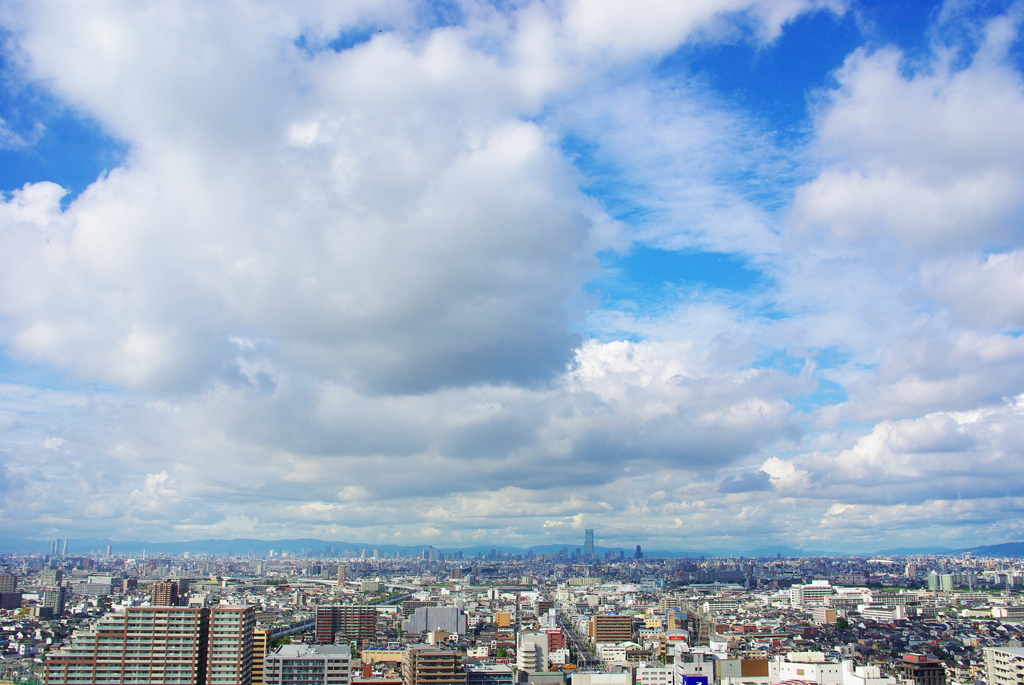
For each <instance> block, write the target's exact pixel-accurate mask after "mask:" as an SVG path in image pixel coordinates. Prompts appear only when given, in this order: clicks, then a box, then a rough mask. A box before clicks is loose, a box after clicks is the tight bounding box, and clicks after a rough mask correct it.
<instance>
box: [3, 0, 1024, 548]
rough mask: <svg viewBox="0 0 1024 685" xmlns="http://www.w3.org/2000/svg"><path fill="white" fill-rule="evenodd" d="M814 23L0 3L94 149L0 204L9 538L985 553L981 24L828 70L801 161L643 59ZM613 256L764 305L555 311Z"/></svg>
mask: <svg viewBox="0 0 1024 685" xmlns="http://www.w3.org/2000/svg"><path fill="white" fill-rule="evenodd" d="M842 9H843V8H842V7H841V6H840V5H838V4H835V5H832V4H828V3H816V2H803V1H799V0H794V1H793V2H783V3H778V2H767V3H765V2H760V1H759V0H722V1H721V2H702V3H667V4H666V3H660V2H653V1H652V2H641V3H639V4H635V3H634V4H633V5H630V10H629V11H628V12H625V13H623V10H622V8H621V7H620V6H618V5H617V4H616V3H611V2H590V3H582V2H568V3H564V4H563V5H559V6H557V7H556V6H551V5H545V4H542V3H524V4H522V5H519V6H516V7H514V8H496V7H494V6H491V5H488V4H477V3H472V2H468V3H462V4H461V5H460V9H459V13H458V16H457V17H454V18H453V19H452V21H450V22H446V23H445V24H444V25H440V26H435V25H432V24H430V23H424V22H423V21H422V14H421V13H420V12H419V11H418V6H417V5H416V4H415V3H375V2H356V3H344V4H343V6H339V5H338V3H318V2H303V3H298V4H295V3H276V2H259V3H254V4H252V5H251V6H250V7H248V9H247V10H246V11H244V12H241V11H239V10H238V8H231V7H226V6H225V7H220V6H207V5H206V4H203V3H198V2H188V1H185V0H182V1H181V2H170V3H162V4H161V5H159V6H141V5H138V4H137V3H130V2H123V3H122V2H111V3H105V4H103V5H95V4H92V5H88V4H82V5H73V6H67V5H66V4H59V3H51V2H32V3H9V4H7V5H6V6H5V7H4V9H3V14H2V17H0V19H2V21H3V23H4V25H5V26H6V27H7V29H8V30H9V31H10V32H11V45H14V46H16V49H13V48H12V50H13V51H12V53H11V55H12V59H15V60H17V61H18V63H19V64H20V68H21V69H23V73H24V74H25V75H27V77H28V78H31V79H34V80H35V81H37V82H38V83H45V84H47V88H49V89H51V90H52V93H53V94H54V95H55V96H57V97H58V98H60V99H61V100H62V101H64V102H66V103H67V104H69V105H70V106H72V107H74V108H76V109H78V110H79V111H80V112H81V113H82V114H83V116H88V117H91V118H93V119H94V120H96V121H97V122H99V124H100V125H101V126H102V127H104V129H105V130H106V131H107V132H108V133H109V134H110V135H112V136H114V137H116V138H117V139H119V140H123V141H125V142H126V144H127V145H128V148H129V153H128V155H127V157H126V160H125V162H124V163H123V164H122V165H121V166H120V167H118V168H116V169H113V170H111V171H110V172H109V173H106V174H104V175H102V176H101V177H99V178H97V179H96V181H95V182H94V183H93V184H92V185H91V186H89V187H88V188H87V189H86V190H85V191H84V192H82V193H81V194H79V195H77V196H75V197H68V196H67V195H66V191H65V189H63V188H61V187H60V186H58V185H56V184H54V183H50V182H45V181H44V182H36V183H29V184H27V185H23V186H21V187H18V188H9V189H7V191H6V192H5V193H4V195H3V197H2V198H0V200H2V201H0V267H2V268H0V335H2V336H3V337H2V341H3V345H4V351H5V354H6V355H7V356H8V357H10V358H12V359H13V362H12V364H22V365H25V368H32V369H38V368H42V369H46V370H47V372H48V373H51V374H60V373H64V374H66V376H60V377H59V381H58V382H56V383H48V382H46V381H38V382H33V381H32V380H31V379H29V380H17V381H15V382H10V383H7V384H5V385H0V431H2V437H3V442H2V446H0V449H2V454H3V459H4V462H5V479H4V481H3V483H4V499H3V509H2V520H3V522H4V525H5V526H7V527H8V528H15V527H25V526H31V527H32V529H33V530H36V531H39V534H40V535H49V536H61V537H64V536H73V535H75V534H81V535H89V534H95V533H97V532H103V531H109V530H111V529H114V528H116V529H117V530H118V531H119V532H120V533H119V534H122V535H125V536H126V537H136V538H146V537H151V538H163V539H168V538H178V539H180V538H185V537H217V536H231V535H246V536H250V535H251V536H260V537H270V538H273V537H290V536H297V535H308V536H317V537H325V538H333V539H346V538H347V539H354V540H360V541H370V540H383V539H385V538H386V539H388V540H393V541H398V542H408V543H410V544H415V543H418V542H436V543H440V542H445V543H451V544H460V543H464V542H469V541H480V540H488V541H497V540H508V541H521V542H522V543H523V544H536V543H538V542H559V543H564V542H566V541H567V540H568V539H570V538H571V536H573V535H578V533H579V529H581V528H583V527H598V528H599V529H601V530H603V532H602V533H601V534H599V537H602V538H603V539H605V540H606V541H607V542H608V543H610V544H622V545H624V544H629V543H630V542H631V541H632V542H642V541H645V546H648V547H649V546H652V545H654V546H663V547H665V548H669V549H671V548H679V547H683V546H688V545H689V546H692V547H697V546H698V545H704V546H705V547H706V548H708V549H715V548H726V547H730V546H732V547H733V548H738V549H741V550H742V549H744V548H745V547H749V546H750V543H749V541H750V540H751V539H753V538H757V539H759V540H765V541H767V540H772V541H786V542H790V543H792V542H793V541H801V542H802V543H805V544H807V545H813V544H819V545H825V546H828V545H833V546H838V545H841V544H846V543H847V542H850V543H851V544H852V543H856V544H862V545H866V546H870V545H872V544H876V543H877V541H878V536H877V535H874V536H873V535H872V534H871V532H870V531H872V530H873V529H877V528H878V527H885V526H888V528H886V530H888V531H889V532H890V533H891V535H892V536H893V537H894V539H904V538H905V537H906V538H911V537H912V536H913V532H914V531H915V530H920V529H922V528H928V529H929V530H931V531H933V532H935V533H936V535H941V536H943V537H944V538H945V539H949V540H957V539H963V538H965V537H968V536H970V535H987V536H998V532H997V529H996V525H997V523H998V522H999V521H1000V520H1005V519H1006V518H1007V517H1008V516H1010V514H1009V513H1008V512H1010V510H1012V509H1013V507H1014V506H1016V504H1015V502H1016V499H1019V498H1020V497H1021V496H1022V493H1020V492H1019V488H1017V487H1015V486H1014V485H1013V483H1016V482H1024V480H1022V479H1021V478H1017V477H1015V476H1019V475H1021V474H1020V473H1019V472H1020V470H1021V463H1022V462H1021V454H1022V451H1021V450H1022V446H1024V422H1022V418H1021V402H1020V401H1019V400H1016V399H1012V398H1017V397H1019V396H1020V394H1021V392H1024V375H1022V372H1024V347H1022V345H1024V343H1022V338H1021V337H1020V336H1019V335H1018V331H1017V330H1016V329H1017V328H1019V327H1020V322H1021V314H1022V310H1021V302H1020V301H1019V300H1020V298H1019V296H1018V291H1020V290H1021V289H1020V287H1018V286H1019V281H1020V280H1021V279H1020V273H1019V272H1020V269H1019V268H1018V266H1019V265H1018V261H1019V260H1018V252H1019V251H1020V249H1022V247H1024V246H1022V245H1020V238H1019V235H1018V234H1019V230H1018V228H1019V224H1020V222H1021V219H1022V217H1024V214H1022V209H1024V206H1022V205H1021V200H1020V198H1021V193H1020V192H1019V189H1020V187H1021V182H1022V181H1024V175H1022V174H1024V170H1022V167H1021V162H1020V160H1021V159H1024V157H1022V155H1021V152H1024V149H1022V145H1024V139H1022V138H1021V132H1020V126H1019V124H1018V122H1019V121H1020V120H1021V119H1022V118H1024V117H1022V116H1021V115H1022V114H1024V90H1022V87H1021V83H1022V82H1021V77H1020V74H1019V70H1018V69H1017V68H1015V67H1014V66H1013V64H1012V62H1011V61H1010V60H1008V59H1007V54H1008V53H1007V50H1008V46H1009V45H1010V44H1011V43H1012V41H1013V40H1014V39H1015V36H1017V34H1018V33H1019V24H1018V23H1016V22H1017V18H1016V17H1015V16H1014V15H1013V14H1012V13H1011V14H1007V15H1005V16H997V17H990V18H989V19H987V20H985V21H984V22H982V23H980V24H978V26H977V29H978V32H977V35H978V36H979V37H980V38H979V40H978V43H977V45H974V46H973V47H972V48H971V49H970V50H968V51H966V52H964V53H962V54H960V55H959V56H956V55H954V52H955V51H951V48H950V46H948V45H947V46H943V45H936V46H935V49H934V54H933V55H932V56H931V58H929V59H926V60H924V62H923V63H920V64H915V65H911V66H908V64H907V62H906V58H905V56H904V55H903V54H901V53H900V52H899V51H897V50H896V49H894V48H889V47H884V46H882V47H875V48H873V49H871V50H868V49H861V50H857V51H855V52H854V53H853V54H851V55H849V56H848V58H847V59H846V61H845V64H844V65H843V66H842V68H841V69H840V70H839V71H838V72H836V74H835V86H834V87H832V88H831V89H824V90H821V91H819V92H818V93H817V94H816V95H815V98H816V105H815V107H816V109H815V115H814V119H813V121H812V122H810V123H811V125H810V128H809V130H808V139H807V141H806V147H801V148H800V149H796V150H794V149H787V148H785V147H783V146H781V145H780V144H779V143H777V142H774V140H775V139H774V137H773V136H772V134H771V131H769V130H767V129H766V126H765V124H764V123H763V122H757V121H755V120H754V119H753V118H752V117H750V116H748V115H745V114H744V113H743V112H742V111H737V109H736V108H735V107H731V106H730V104H729V103H728V102H727V101H725V99H724V98H723V97H722V95H721V94H720V93H714V92H711V91H710V90H709V87H708V85H707V84H706V83H703V82H702V81H701V80H700V79H687V78H677V79H674V80H672V81H671V82H670V81H668V80H665V79H663V78H662V77H661V75H659V73H658V71H657V70H656V69H653V68H652V66H651V65H652V62H654V61H657V60H658V59H660V58H661V57H662V56H664V55H666V54H668V53H670V52H672V51H673V50H675V49H676V48H677V47H679V46H680V44H681V43H683V42H684V41H704V42H714V41H717V40H728V41H744V40H745V41H752V42H754V43H756V44H757V45H758V46H759V48H760V49H767V48H768V46H769V44H770V41H771V40H773V39H774V38H776V37H778V36H779V35H780V32H784V31H785V30H786V26H787V24H788V23H789V22H791V21H792V20H794V19H795V18H798V17H800V16H802V15H805V14H807V13H810V12H815V11H832V12H836V13H839V12H841V11H842ZM944 16H945V15H944ZM940 20H941V21H947V20H948V21H952V19H948V18H947V19H940ZM350 39H351V40H350ZM958 54H959V53H958ZM964 55H966V57H965V56H964ZM911 67H912V68H911ZM979 102H984V103H986V106H985V107H978V106H977V103H979ZM6 130H7V129H4V128H2V127H0V139H3V138H4V135H6V134H4V131H6ZM8 137H9V136H8ZM737 179H739V180H737ZM766 195H767V196H770V197H768V199H765V196H766ZM779 207H782V209H781V210H780V209H779ZM610 214H615V215H616V216H618V217H620V219H619V220H615V219H612V218H610V216H609V215H610ZM634 242H639V243H642V244H644V245H648V246H655V247H658V248H660V249H663V250H706V251H712V252H716V253H727V254H730V255H734V256H735V258H736V260H737V262H739V263H743V264H747V265H749V268H750V269H751V270H756V271H757V272H758V273H759V274H760V275H761V276H762V278H761V280H760V284H759V286H758V287H757V288H756V289H755V290H754V291H752V292H736V293H733V292H721V291H719V290H716V289H714V288H700V287H695V288H689V289H688V288H686V287H675V288H666V291H667V292H669V294H668V295H666V296H665V298H664V299H663V301H661V302H659V303H658V305H657V306H655V307H652V308H651V309H649V310H648V309H645V308H644V307H643V306H638V305H637V304H636V303H632V302H624V301H611V302H609V301H602V302H599V303H598V302H594V301H593V300H592V299H589V296H588V294H587V290H586V284H587V283H588V280H589V279H591V278H592V277H593V276H594V275H595V274H597V273H598V271H599V261H598V258H597V255H598V254H599V253H600V254H608V251H612V252H615V251H618V252H619V253H621V252H623V251H625V250H627V249H628V248H629V246H630V245H631V244H632V243H634ZM33 365H34V366H33ZM28 375H29V376H30V375H31V374H28ZM1007 398H1011V399H1010V400H1007ZM951 518H952V519H956V521H951V520H950V519H951ZM169 522H171V523H169ZM424 536H426V537H424ZM566 536H570V538H567V537H566ZM691 543H692V545H691Z"/></svg>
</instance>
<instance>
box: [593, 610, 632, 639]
mask: <svg viewBox="0 0 1024 685" xmlns="http://www.w3.org/2000/svg"><path fill="white" fill-rule="evenodd" d="M588 633H589V635H590V640H591V641H592V642H593V643H594V644H595V645H596V644H600V643H602V642H612V643H616V644H617V643H619V642H627V641H629V640H632V639H633V617H632V616H619V615H617V614H605V615H601V616H594V617H593V618H591V619H590V627H589V630H588Z"/></svg>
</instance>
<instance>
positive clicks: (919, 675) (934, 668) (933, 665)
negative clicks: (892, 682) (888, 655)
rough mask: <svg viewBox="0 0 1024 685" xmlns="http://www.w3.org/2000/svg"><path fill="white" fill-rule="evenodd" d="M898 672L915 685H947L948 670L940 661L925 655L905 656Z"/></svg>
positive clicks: (899, 662)
mask: <svg viewBox="0 0 1024 685" xmlns="http://www.w3.org/2000/svg"><path fill="white" fill-rule="evenodd" d="M896 671H897V672H898V673H899V674H900V675H902V676H903V679H904V680H909V681H913V683H914V685H946V668H945V667H944V666H943V665H942V662H941V661H939V660H938V659H936V658H934V657H931V656H926V655H924V654H904V655H903V659H902V660H900V661H897V662H896Z"/></svg>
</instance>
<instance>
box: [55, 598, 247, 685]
mask: <svg viewBox="0 0 1024 685" xmlns="http://www.w3.org/2000/svg"><path fill="white" fill-rule="evenodd" d="M254 625H255V610H254V609H253V607H238V606H218V607H213V608H209V609H208V608H190V607H169V606H152V607H128V608H127V609H125V611H124V612H122V613H117V614H107V615H106V616H104V617H102V618H101V619H100V620H99V621H98V622H97V623H96V624H95V626H93V628H92V630H89V631H80V632H77V633H75V634H74V636H73V638H72V641H71V644H69V645H67V646H65V647H62V648H61V649H59V650H57V651H54V652H51V653H50V654H49V655H47V658H46V671H45V673H46V675H45V682H46V683H47V685H86V684H89V685H99V684H101V683H102V684H106V683H111V684H113V683H126V684H128V683H135V684H138V685H142V684H143V683H148V684H151V685H165V684H170V683H174V684H176V685H214V684H216V685H249V682H250V677H251V671H252V632H253V627H254Z"/></svg>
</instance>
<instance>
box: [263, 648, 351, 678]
mask: <svg viewBox="0 0 1024 685" xmlns="http://www.w3.org/2000/svg"><path fill="white" fill-rule="evenodd" d="M351 677H352V653H351V650H350V648H349V646H348V645H305V644H290V645H282V646H281V647H279V648H278V649H277V650H276V651H274V652H273V653H271V654H268V655H267V657H266V659H264V664H263V682H264V683H265V685H348V683H349V682H350V681H351Z"/></svg>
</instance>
